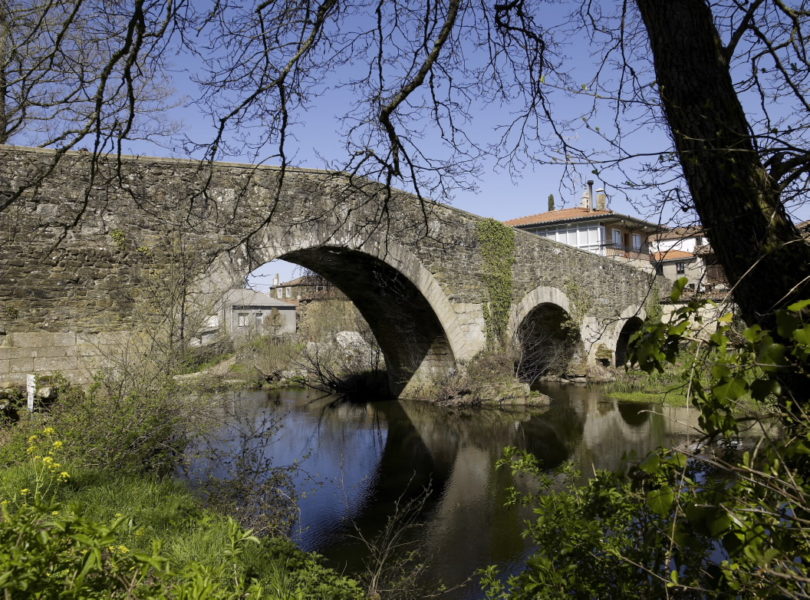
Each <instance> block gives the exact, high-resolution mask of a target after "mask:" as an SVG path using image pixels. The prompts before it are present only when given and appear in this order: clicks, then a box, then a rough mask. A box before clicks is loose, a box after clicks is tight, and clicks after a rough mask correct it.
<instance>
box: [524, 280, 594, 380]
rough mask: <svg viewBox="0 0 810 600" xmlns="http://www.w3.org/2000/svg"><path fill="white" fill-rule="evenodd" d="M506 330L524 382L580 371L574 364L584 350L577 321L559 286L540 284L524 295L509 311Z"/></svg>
mask: <svg viewBox="0 0 810 600" xmlns="http://www.w3.org/2000/svg"><path fill="white" fill-rule="evenodd" d="M509 331H510V332H511V335H512V340H513V343H514V345H515V348H516V350H517V361H518V376H519V377H520V378H521V379H522V380H523V381H526V382H528V383H532V382H534V381H535V380H536V379H538V378H539V377H541V376H544V375H566V374H571V373H573V374H580V373H578V371H579V370H582V369H577V368H576V367H577V365H581V363H582V362H583V360H582V359H583V358H584V355H585V353H584V350H583V346H582V338H581V335H580V330H579V323H576V322H575V321H574V319H573V316H572V314H571V302H570V301H569V299H568V297H567V296H566V295H565V293H563V292H562V291H561V290H559V289H558V288H553V287H547V286H539V287H537V288H535V289H534V290H532V291H531V292H529V293H528V294H526V296H524V298H523V299H522V300H521V301H520V302H519V303H518V304H517V305H516V306H515V307H514V308H513V310H512V312H511V314H510V318H509ZM581 374H582V375H584V374H585V373H584V371H583V372H582V373H581Z"/></svg>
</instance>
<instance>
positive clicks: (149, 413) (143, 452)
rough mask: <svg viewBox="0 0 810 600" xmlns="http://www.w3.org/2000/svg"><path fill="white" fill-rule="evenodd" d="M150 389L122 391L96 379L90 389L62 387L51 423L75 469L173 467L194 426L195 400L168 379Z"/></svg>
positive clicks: (166, 469) (155, 469)
mask: <svg viewBox="0 0 810 600" xmlns="http://www.w3.org/2000/svg"><path fill="white" fill-rule="evenodd" d="M150 387H151V389H147V390H137V389H121V388H120V387H118V386H113V385H110V384H109V382H107V381H104V380H97V381H96V382H95V383H94V384H93V385H92V386H91V387H90V388H89V389H87V390H82V389H80V388H76V387H70V388H67V389H64V390H63V391H62V393H61V394H60V398H59V401H58V402H56V403H55V404H54V406H53V407H52V408H51V411H50V416H49V422H50V423H51V425H52V426H53V427H54V428H55V429H56V430H57V431H58V432H59V435H60V436H61V438H62V439H63V440H64V443H65V449H66V453H67V456H68V458H69V459H70V460H71V461H72V462H73V463H74V464H76V465H77V466H80V467H88V468H97V469H115V470H117V471H124V472H138V471H153V472H157V473H167V472H170V471H171V470H172V469H174V467H175V465H176V463H177V460H178V457H179V456H180V455H181V454H182V451H183V449H184V448H185V446H186V444H187V441H188V435H189V428H190V427H191V424H192V423H193V422H194V420H193V419H192V414H194V413H195V412H196V411H195V410H194V406H193V403H194V399H193V398H191V397H190V396H189V395H181V394H179V393H177V391H176V389H175V388H174V386H173V385H172V383H171V381H170V380H164V381H162V382H155V385H153V386H150Z"/></svg>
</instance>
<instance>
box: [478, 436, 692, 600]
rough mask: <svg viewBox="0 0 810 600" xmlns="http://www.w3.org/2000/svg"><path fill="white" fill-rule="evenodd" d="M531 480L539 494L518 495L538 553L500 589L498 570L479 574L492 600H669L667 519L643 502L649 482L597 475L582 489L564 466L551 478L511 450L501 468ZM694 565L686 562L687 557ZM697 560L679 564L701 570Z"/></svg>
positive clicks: (526, 456) (652, 488) (574, 474)
mask: <svg viewBox="0 0 810 600" xmlns="http://www.w3.org/2000/svg"><path fill="white" fill-rule="evenodd" d="M504 466H507V467H509V468H511V469H512V471H513V473H514V474H515V475H519V476H520V477H522V478H525V477H527V476H529V477H531V478H532V479H533V480H535V481H536V482H537V484H538V485H537V488H536V491H534V492H532V493H529V494H524V495H521V494H516V497H515V499H516V500H517V501H520V502H522V503H524V504H526V505H528V506H530V507H531V508H532V513H533V519H532V521H530V522H529V524H528V525H527V528H526V531H525V533H526V535H527V536H528V537H529V538H530V539H531V541H532V543H533V544H534V545H536V546H537V550H536V551H535V552H534V553H533V554H532V555H531V557H530V558H529V559H528V561H527V564H526V567H525V568H524V569H523V571H522V572H520V573H518V574H517V575H514V576H512V577H510V578H508V579H507V580H506V582H502V581H500V580H499V579H498V577H497V575H498V572H497V569H496V568H494V567H490V568H488V569H486V570H485V571H484V572H483V573H482V584H483V586H484V589H485V590H486V593H487V598H490V599H493V600H494V599H499V600H500V599H503V600H506V599H507V598H508V599H511V600H522V599H526V600H528V599H544V598H548V599H556V598H561V597H571V598H611V599H614V598H628V599H629V598H633V599H635V598H656V597H664V596H665V595H666V589H667V587H668V586H667V583H668V576H669V561H670V559H671V555H670V553H669V550H668V540H667V530H666V527H665V526H666V518H665V514H663V515H662V514H661V513H660V511H657V510H655V509H654V507H653V506H651V505H649V504H648V503H646V502H645V491H646V490H647V489H648V488H649V490H650V491H649V492H647V493H650V494H653V495H654V494H656V493H660V491H661V488H657V487H655V484H654V483H652V482H646V481H644V482H640V481H638V480H635V481H634V480H632V479H630V478H627V477H622V476H620V475H616V474H613V473H608V472H599V473H597V474H596V475H595V476H594V477H593V478H591V479H589V480H588V481H587V482H585V483H584V484H582V485H580V484H579V481H580V480H581V476H580V475H579V474H578V473H577V472H575V471H574V470H573V469H571V468H570V467H564V468H563V469H562V471H560V472H559V473H557V474H556V475H554V476H551V475H549V474H546V473H544V472H543V471H542V470H541V469H540V466H539V465H538V463H537V460H536V459H535V458H534V457H533V456H532V455H529V454H526V453H523V452H520V451H518V450H516V449H514V448H508V449H506V451H505V458H504V459H503V460H502V461H501V467H502V468H503V467H504ZM686 558H687V559H689V556H687V557H686ZM699 562H700V555H698V556H697V557H696V560H689V562H685V563H683V564H680V565H679V566H680V569H681V570H682V571H683V572H685V573H692V572H696V571H699V568H700V564H699Z"/></svg>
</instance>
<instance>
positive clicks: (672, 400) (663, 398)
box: [605, 389, 689, 406]
mask: <svg viewBox="0 0 810 600" xmlns="http://www.w3.org/2000/svg"><path fill="white" fill-rule="evenodd" d="M605 393H606V395H607V396H608V398H613V399H614V400H620V401H622V402H641V403H651V404H666V405H668V406H687V405H688V404H689V403H688V402H687V400H686V395H685V394H684V393H683V392H682V391H681V390H680V389H679V390H676V391H671V392H667V391H659V392H645V391H641V390H633V391H629V392H621V391H612V390H608V391H606V392H605Z"/></svg>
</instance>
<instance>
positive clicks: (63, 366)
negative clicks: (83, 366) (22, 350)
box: [33, 356, 78, 372]
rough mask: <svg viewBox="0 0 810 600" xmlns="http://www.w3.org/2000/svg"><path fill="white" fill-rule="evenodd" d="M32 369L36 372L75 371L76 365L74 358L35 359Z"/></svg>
mask: <svg viewBox="0 0 810 600" xmlns="http://www.w3.org/2000/svg"><path fill="white" fill-rule="evenodd" d="M33 363H34V365H33V367H34V369H35V370H36V371H37V372H42V371H68V370H76V369H77V368H78V364H77V361H76V357H75V356H64V357H61V358H35V359H34V360H33Z"/></svg>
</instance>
